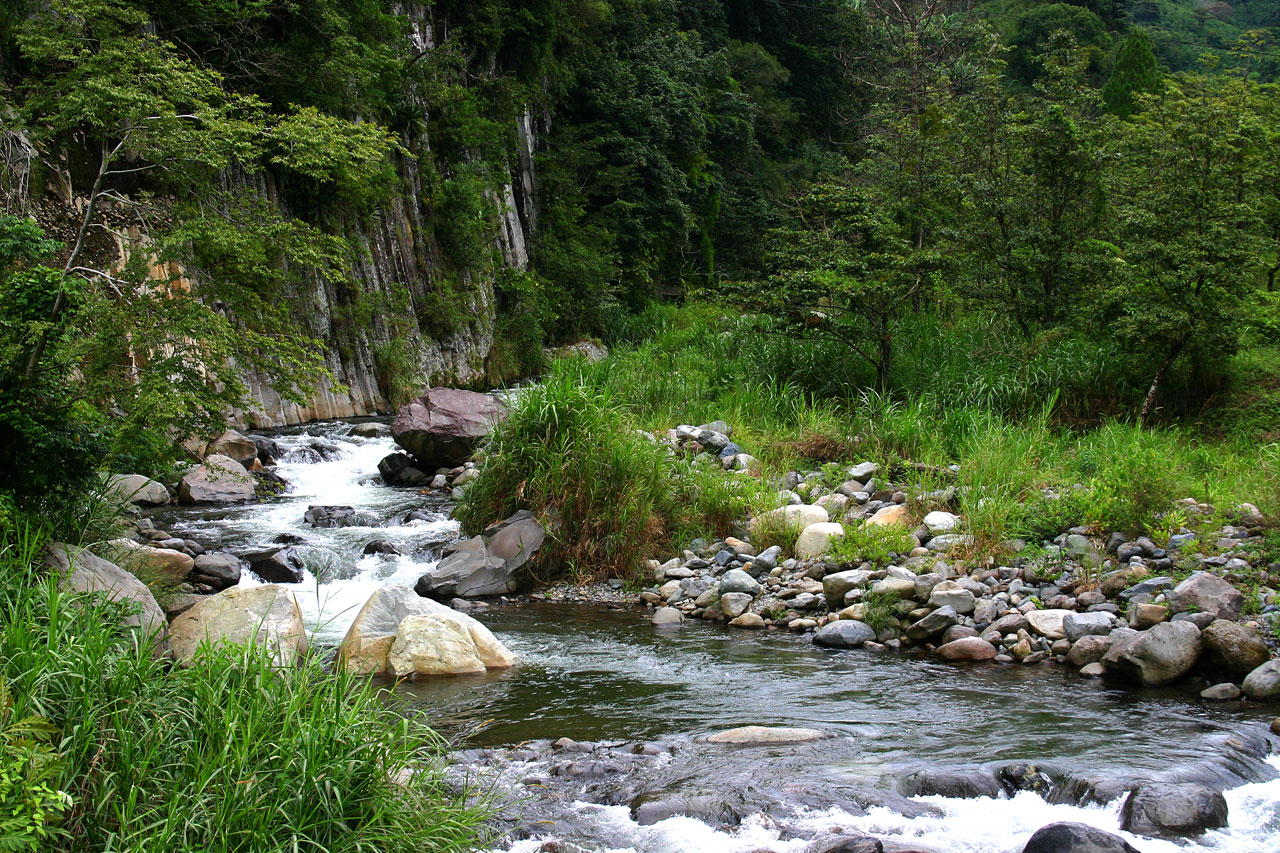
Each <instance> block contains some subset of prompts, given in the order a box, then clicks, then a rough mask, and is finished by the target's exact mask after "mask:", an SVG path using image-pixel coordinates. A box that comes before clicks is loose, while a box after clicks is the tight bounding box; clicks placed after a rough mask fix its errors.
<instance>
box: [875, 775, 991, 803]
mask: <svg viewBox="0 0 1280 853" xmlns="http://www.w3.org/2000/svg"><path fill="white" fill-rule="evenodd" d="M898 789H899V790H900V791H901V792H902V794H903V795H904V796H907V797H928V796H937V797H950V798H952V799H971V798H974V797H992V798H995V797H999V796H1000V783H999V782H997V781H996V777H995V776H994V775H993V774H991V773H988V772H986V771H984V770H978V769H970V768H963V767H958V768H949V767H928V768H925V769H923V770H917V771H915V772H914V773H909V774H907V775H906V776H904V777H903V779H902V781H901V782H899V783H898Z"/></svg>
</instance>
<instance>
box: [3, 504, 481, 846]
mask: <svg viewBox="0 0 1280 853" xmlns="http://www.w3.org/2000/svg"><path fill="white" fill-rule="evenodd" d="M43 545H44V541H43V537H42V536H39V535H37V534H34V533H32V532H30V530H29V529H28V528H22V527H18V528H15V529H11V530H10V531H9V533H8V535H7V536H6V537H5V539H4V541H3V543H2V544H0V609H2V611H3V614H4V619H3V624H0V676H2V677H3V678H4V679H5V680H6V682H7V684H8V685H9V689H10V693H11V695H12V697H13V709H12V716H13V717H14V718H15V719H19V718H23V717H27V716H32V715H34V716H38V717H40V718H42V719H44V720H45V721H47V723H48V724H49V725H50V726H51V727H52V729H53V730H54V731H56V732H57V735H56V736H55V737H54V738H53V741H52V746H53V748H54V750H55V752H56V767H57V773H56V775H55V776H53V777H52V786H53V787H54V788H55V789H56V790H57V791H60V792H62V794H63V795H65V799H64V802H65V803H66V808H65V809H64V810H63V813H61V814H60V815H59V817H60V820H59V821H58V822H57V823H56V826H55V827H53V831H55V832H56V833H57V837H56V838H55V839H53V840H52V841H51V842H41V840H40V839H39V838H38V836H37V834H36V832H35V825H36V821H35V820H34V819H28V820H24V821H21V823H22V824H23V826H22V827H21V828H19V829H18V830H17V831H16V834H15V835H14V838H11V839H9V840H10V841H12V842H13V846H11V847H10V848H7V849H46V848H47V849H59V850H76V851H107V850H110V851H157V852H158V851H197V850H198V851H232V850H236V851H243V850H255V851H258V850H261V851H284V850H290V851H292V850H318V851H319V850H323V851H334V852H335V853H336V851H371V852H372V851H423V850H439V851H448V850H458V851H461V850H465V849H469V848H470V847H471V846H472V844H473V843H474V842H475V841H476V840H477V837H478V827H479V825H480V823H481V821H482V819H483V815H482V814H481V813H480V812H479V811H478V810H477V809H475V808H473V807H469V806H467V805H465V804H464V803H463V802H462V800H461V795H460V794H458V793H455V792H452V791H450V790H449V789H447V788H446V786H445V784H444V782H443V779H442V771H441V758H440V757H441V755H442V752H443V747H444V745H443V744H442V743H441V741H440V739H439V738H438V737H437V736H436V735H435V734H434V733H433V732H432V731H431V730H430V729H429V728H428V727H427V725H426V724H425V722H424V721H423V720H421V719H418V718H414V717H411V716H405V715H402V714H400V713H397V712H396V711H395V710H393V709H391V708H390V707H388V705H387V704H386V703H385V702H384V701H383V699H382V698H381V697H379V695H378V694H377V693H376V692H375V688H374V687H373V686H372V685H371V683H370V682H369V681H368V680H367V679H359V678H356V677H353V676H350V675H346V674H344V673H341V672H337V673H331V672H329V671H328V670H327V669H325V668H324V666H323V664H322V663H321V662H320V661H319V660H308V661H306V662H304V663H303V664H302V665H301V666H299V667H297V668H287V669H282V668H278V667H277V666H275V665H274V663H273V661H272V660H271V659H270V658H269V657H268V656H267V654H266V653H265V652H263V651H262V650H260V649H257V648H253V647H232V648H228V649H224V650H222V651H220V652H217V653H215V654H213V655H211V656H210V657H209V658H208V659H206V660H205V661H204V662H203V664H202V665H201V666H198V667H190V668H170V667H168V666H167V665H166V663H165V662H164V661H163V660H158V659H156V658H155V657H153V655H152V654H151V649H150V648H149V646H148V643H147V642H146V640H145V638H142V637H139V636H138V635H136V634H134V633H132V632H131V631H130V630H129V629H127V628H124V627H122V626H121V621H120V619H121V617H122V616H124V615H126V608H125V607H123V606H122V605H119V604H112V603H110V602H107V601H105V600H103V599H101V598H99V597H94V596H85V595H79V594H67V593H65V592H63V591H62V590H60V589H59V586H58V583H57V580H56V579H55V578H53V577H51V576H49V575H48V574H46V573H44V571H43V569H42V559H41V557H42V549H43ZM0 749H3V750H4V751H5V758H6V759H7V758H8V757H9V753H10V745H9V744H6V743H0ZM28 818H31V816H28Z"/></svg>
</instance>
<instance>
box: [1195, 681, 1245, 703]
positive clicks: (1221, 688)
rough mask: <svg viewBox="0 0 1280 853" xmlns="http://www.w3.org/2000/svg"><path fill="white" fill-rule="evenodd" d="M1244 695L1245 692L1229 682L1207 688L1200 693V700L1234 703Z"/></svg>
mask: <svg viewBox="0 0 1280 853" xmlns="http://www.w3.org/2000/svg"><path fill="white" fill-rule="evenodd" d="M1243 695H1244V691H1243V690H1241V689H1240V688H1239V687H1237V686H1236V685H1234V684H1232V683H1231V682H1229V681H1227V682H1224V683H1222V684H1215V685H1213V686H1212V687H1206V688H1205V689H1204V690H1201V691H1200V698H1201V699H1208V700H1209V701H1211V702H1233V701H1235V700H1236V699H1239V698H1240V697H1241V696H1243Z"/></svg>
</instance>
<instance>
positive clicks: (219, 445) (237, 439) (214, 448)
mask: <svg viewBox="0 0 1280 853" xmlns="http://www.w3.org/2000/svg"><path fill="white" fill-rule="evenodd" d="M207 452H208V454H209V455H210V456H212V455H214V454H217V455H219V456H226V457H227V458H229V459H234V460H235V461H237V462H239V463H240V464H241V465H248V464H250V463H251V462H253V460H255V459H257V458H258V445H257V444H255V443H254V441H253V439H251V438H249V437H248V436H246V435H243V434H241V433H238V432H236V431H235V430H233V429H229V430H227V431H226V432H224V433H223V434H222V435H220V436H218V438H216V439H214V440H213V441H212V442H210V444H209V447H208V449H207Z"/></svg>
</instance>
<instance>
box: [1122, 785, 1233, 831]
mask: <svg viewBox="0 0 1280 853" xmlns="http://www.w3.org/2000/svg"><path fill="white" fill-rule="evenodd" d="M1226 825H1227V801H1226V798H1224V797H1223V796H1222V794H1221V793H1219V792H1218V791H1215V790H1214V789H1212V788H1208V787H1206V786H1204V785H1196V784H1193V783H1182V784H1172V783H1165V782H1144V783H1142V784H1140V785H1138V787H1136V788H1134V789H1133V791H1132V792H1130V794H1129V796H1128V798H1127V799H1126V800H1125V801H1124V806H1123V807H1122V808H1121V809H1120V828H1121V829H1123V830H1125V831H1126V832H1133V833H1137V834H1138V835H1199V834H1201V833H1202V832H1204V831H1205V830H1206V829H1214V828H1217V827H1222V826H1226Z"/></svg>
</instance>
